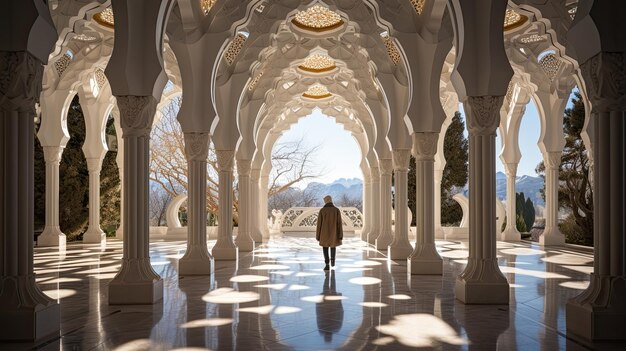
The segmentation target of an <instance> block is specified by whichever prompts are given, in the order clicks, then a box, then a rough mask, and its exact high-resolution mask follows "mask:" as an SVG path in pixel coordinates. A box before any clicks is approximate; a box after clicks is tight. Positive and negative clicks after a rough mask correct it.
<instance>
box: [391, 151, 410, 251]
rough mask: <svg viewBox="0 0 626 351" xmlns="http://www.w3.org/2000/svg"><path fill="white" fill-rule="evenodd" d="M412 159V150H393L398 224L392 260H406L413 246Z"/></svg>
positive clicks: (392, 248)
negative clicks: (411, 237)
mask: <svg viewBox="0 0 626 351" xmlns="http://www.w3.org/2000/svg"><path fill="white" fill-rule="evenodd" d="M410 161H411V151H410V150H394V151H393V171H394V180H395V188H396V196H395V199H394V200H395V206H394V207H395V209H396V225H395V234H394V236H393V241H392V242H391V245H389V250H388V251H387V256H389V258H391V259H392V260H405V259H406V258H407V257H409V255H410V254H411V252H413V247H412V246H411V243H410V242H409V223H408V221H409V211H408V210H409V208H408V205H409V196H408V175H409V162H410Z"/></svg>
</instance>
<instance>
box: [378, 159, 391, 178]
mask: <svg viewBox="0 0 626 351" xmlns="http://www.w3.org/2000/svg"><path fill="white" fill-rule="evenodd" d="M378 166H379V171H380V175H381V176H383V175H391V173H392V172H393V161H392V160H391V159H390V158H384V159H380V160H378Z"/></svg>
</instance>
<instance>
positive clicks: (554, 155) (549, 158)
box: [543, 151, 563, 169]
mask: <svg viewBox="0 0 626 351" xmlns="http://www.w3.org/2000/svg"><path fill="white" fill-rule="evenodd" d="M562 154H563V153H562V152H561V151H549V152H546V153H545V154H544V155H543V162H544V164H545V166H546V168H547V169H558V168H559V167H560V166H561V155H562Z"/></svg>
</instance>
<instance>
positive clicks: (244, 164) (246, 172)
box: [237, 160, 252, 177]
mask: <svg viewBox="0 0 626 351" xmlns="http://www.w3.org/2000/svg"><path fill="white" fill-rule="evenodd" d="M251 166H252V160H237V173H239V176H240V177H241V176H244V177H249V176H250V173H251V171H250V168H251Z"/></svg>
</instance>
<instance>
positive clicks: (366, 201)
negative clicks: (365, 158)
mask: <svg viewBox="0 0 626 351" xmlns="http://www.w3.org/2000/svg"><path fill="white" fill-rule="evenodd" d="M371 196H372V177H371V176H370V174H369V171H363V229H361V240H363V241H367V235H368V234H369V233H370V232H371V231H372V219H373V218H372V214H371V207H372V204H371V203H372V200H371Z"/></svg>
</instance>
